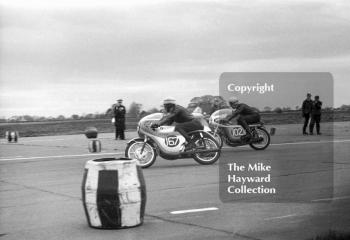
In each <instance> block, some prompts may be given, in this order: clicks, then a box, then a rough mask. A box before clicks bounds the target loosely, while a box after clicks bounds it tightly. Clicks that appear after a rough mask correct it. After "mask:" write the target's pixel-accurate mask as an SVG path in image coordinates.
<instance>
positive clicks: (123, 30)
mask: <svg viewBox="0 0 350 240" xmlns="http://www.w3.org/2000/svg"><path fill="white" fill-rule="evenodd" d="M348 2H349V1H346V0H344V1H333V0H332V1H330V0H326V1H315V0H312V1H311V0H309V1H295V0H290V1H288V0H284V1H277V0H276V1H267V0H264V1H254V0H253V1H245V0H241V1H225V0H220V1H215V0H213V1H197V0H193V1H175V0H164V1H154V0H151V1H140V0H139V1H130V0H128V1H120V2H117V1H106V0H105V1H103V0H96V1H93V0H87V1H76V0H75V1H74V0H63V1H62V0H61V1H48V0H36V1H35V0H34V1H31V0H27V1H19V0H8V1H6V0H5V1H4V0H0V3H1V5H0V24H1V25H0V31H1V32H0V90H1V92H0V94H1V95H0V116H6V117H10V116H13V115H24V114H30V115H43V116H57V115H59V114H63V115H65V116H70V115H72V114H75V113H76V114H82V113H94V112H104V111H105V110H106V109H107V108H108V107H109V106H110V105H111V104H112V103H114V102H115V100H116V99H118V98H123V99H124V102H125V105H126V106H129V105H130V103H131V102H132V101H135V102H139V103H142V104H143V106H144V109H146V110H147V109H149V108H151V107H159V105H160V104H161V102H162V99H163V98H164V97H166V96H173V97H175V98H177V99H178V102H179V103H180V104H183V105H187V104H188V102H189V100H190V99H191V98H192V97H194V96H201V95H204V94H212V95H217V94H218V93H219V84H218V79H219V77H220V74H221V73H222V72H235V71H238V72H244V71H249V72H255V71H258V72H261V71H287V72H291V71H307V72H310V71H311V72H312V71H321V72H331V73H332V74H333V77H334V80H335V106H340V105H341V104H350V97H349V93H348V92H349V89H350V81H348V78H349V76H350V67H349V66H350V44H349V43H350V14H349V13H350V4H349V3H348ZM287 100H288V99H286V101H287ZM279 104H282V103H279ZM283 105H286V106H288V102H285V103H283ZM272 107H273V106H272Z"/></svg>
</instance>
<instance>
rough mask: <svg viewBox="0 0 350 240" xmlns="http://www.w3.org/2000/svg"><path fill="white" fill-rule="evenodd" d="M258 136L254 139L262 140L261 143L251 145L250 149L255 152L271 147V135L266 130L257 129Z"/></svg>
mask: <svg viewBox="0 0 350 240" xmlns="http://www.w3.org/2000/svg"><path fill="white" fill-rule="evenodd" d="M255 131H256V135H257V136H254V137H258V138H261V141H259V142H253V143H250V144H249V145H250V147H251V148H253V149H255V150H264V149H266V148H267V147H268V146H269V145H270V141H271V139H270V134H269V133H268V132H267V131H266V129H265V128H261V127H258V128H256V129H255Z"/></svg>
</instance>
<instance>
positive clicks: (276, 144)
mask: <svg viewBox="0 0 350 240" xmlns="http://www.w3.org/2000/svg"><path fill="white" fill-rule="evenodd" d="M342 142H350V139H342V140H333V141H318V142H307V141H305V142H290V143H272V144H271V145H274V146H279V145H300V144H303V145H304V144H318V143H342Z"/></svg>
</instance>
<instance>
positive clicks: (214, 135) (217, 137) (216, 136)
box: [210, 132, 224, 148]
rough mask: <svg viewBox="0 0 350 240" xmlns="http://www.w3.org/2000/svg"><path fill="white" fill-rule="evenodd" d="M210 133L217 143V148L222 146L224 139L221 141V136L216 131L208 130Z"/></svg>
mask: <svg viewBox="0 0 350 240" xmlns="http://www.w3.org/2000/svg"><path fill="white" fill-rule="evenodd" d="M210 134H211V135H213V137H214V139H215V141H216V142H217V143H218V145H219V148H222V146H223V145H224V141H223V139H222V137H221V136H220V134H219V133H218V132H210Z"/></svg>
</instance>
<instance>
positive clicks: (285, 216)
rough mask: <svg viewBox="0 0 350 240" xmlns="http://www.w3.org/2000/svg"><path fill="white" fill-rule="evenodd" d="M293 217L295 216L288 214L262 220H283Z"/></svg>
mask: <svg viewBox="0 0 350 240" xmlns="http://www.w3.org/2000/svg"><path fill="white" fill-rule="evenodd" d="M294 216H296V214H289V215H284V216H278V217H270V218H264V220H274V219H283V218H290V217H294Z"/></svg>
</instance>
